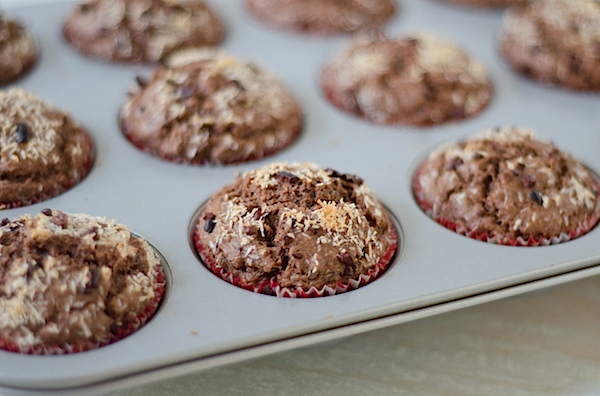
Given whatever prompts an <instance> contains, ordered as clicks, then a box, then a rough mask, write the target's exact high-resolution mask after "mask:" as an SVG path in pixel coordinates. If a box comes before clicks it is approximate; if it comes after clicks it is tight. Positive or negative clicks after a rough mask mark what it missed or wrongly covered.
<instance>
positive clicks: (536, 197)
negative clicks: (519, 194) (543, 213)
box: [529, 191, 544, 205]
mask: <svg viewBox="0 0 600 396" xmlns="http://www.w3.org/2000/svg"><path fill="white" fill-rule="evenodd" d="M529 199H531V200H532V201H533V202H535V203H536V204H538V205H543V204H544V200H543V198H542V194H540V192H539V191H532V192H530V193H529Z"/></svg>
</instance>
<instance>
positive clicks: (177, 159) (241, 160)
mask: <svg viewBox="0 0 600 396" xmlns="http://www.w3.org/2000/svg"><path fill="white" fill-rule="evenodd" d="M119 124H120V126H121V132H122V133H123V135H124V136H125V137H126V138H127V140H129V142H130V143H131V144H133V145H134V146H135V147H137V148H138V149H139V150H141V151H143V152H145V153H148V154H150V155H152V156H154V157H157V158H161V159H163V160H165V161H168V162H174V163H177V164H187V165H232V164H241V163H245V162H250V161H256V160H260V159H262V158H265V157H268V156H270V155H273V154H275V153H277V152H279V151H281V150H283V149H285V148H287V147H288V146H290V145H291V144H292V143H294V142H295V141H296V140H297V139H298V137H300V134H301V132H302V128H303V126H302V124H301V125H300V126H299V127H298V128H297V129H295V130H294V131H293V132H292V134H291V135H290V137H289V139H288V140H286V141H285V142H283V143H282V144H280V145H278V146H276V147H272V148H271V149H269V150H266V151H264V152H262V153H261V154H260V155H256V154H255V153H252V154H250V155H248V156H246V157H244V158H238V159H236V160H234V161H228V162H215V161H207V160H206V159H193V160H188V159H186V158H182V157H180V156H174V155H164V154H161V153H159V152H157V150H155V149H154V148H152V147H148V146H147V145H145V144H144V143H143V142H141V141H140V140H139V139H136V138H135V136H133V135H132V134H131V133H130V132H129V129H128V128H127V127H126V126H125V124H124V123H123V119H122V118H120V119H119Z"/></svg>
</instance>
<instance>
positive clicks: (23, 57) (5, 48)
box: [0, 11, 38, 84]
mask: <svg viewBox="0 0 600 396" xmlns="http://www.w3.org/2000/svg"><path fill="white" fill-rule="evenodd" d="M37 58H38V48H37V44H36V42H35V39H34V38H33V35H32V34H31V33H30V32H29V31H27V29H26V28H25V27H23V26H22V25H21V24H19V23H18V22H16V21H13V20H10V19H7V18H6V17H5V16H4V15H3V14H2V12H1V11H0V84H7V83H10V82H13V81H15V80H17V79H18V78H20V77H21V76H23V75H24V74H25V73H27V72H28V71H29V70H30V69H31V68H32V67H33V66H34V65H35V63H36V62H37Z"/></svg>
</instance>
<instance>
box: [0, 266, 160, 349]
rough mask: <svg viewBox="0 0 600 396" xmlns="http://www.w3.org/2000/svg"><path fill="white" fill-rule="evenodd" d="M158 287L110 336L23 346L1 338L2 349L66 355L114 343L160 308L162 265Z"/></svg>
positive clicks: (0, 346) (142, 324) (137, 327)
mask: <svg viewBox="0 0 600 396" xmlns="http://www.w3.org/2000/svg"><path fill="white" fill-rule="evenodd" d="M157 272H158V274H157V276H156V287H155V289H154V297H153V298H152V300H151V301H150V303H149V304H148V305H147V306H146V308H145V309H144V311H143V312H141V313H140V314H138V316H137V317H136V318H135V319H134V320H133V321H131V322H128V323H127V324H126V325H125V326H122V327H119V328H118V329H117V330H116V332H115V333H113V334H111V336H110V338H108V339H106V340H102V341H91V340H83V341H80V342H77V343H71V344H66V345H28V346H21V347H19V345H17V344H16V343H14V342H11V341H10V340H6V339H0V349H1V350H4V351H8V352H16V353H21V354H29V355H64V354H71V353H78V352H85V351H89V350H93V349H97V348H101V347H104V346H106V345H110V344H113V343H115V342H117V341H119V340H122V339H123V338H125V337H127V336H129V335H131V334H133V333H135V332H136V331H137V330H138V329H139V328H141V327H142V326H144V325H145V324H146V323H147V322H148V321H150V319H152V317H154V314H155V313H156V311H157V310H158V308H159V306H160V303H161V301H162V298H163V295H164V293H165V288H166V281H165V274H164V270H163V268H162V265H161V266H160V267H159V268H157Z"/></svg>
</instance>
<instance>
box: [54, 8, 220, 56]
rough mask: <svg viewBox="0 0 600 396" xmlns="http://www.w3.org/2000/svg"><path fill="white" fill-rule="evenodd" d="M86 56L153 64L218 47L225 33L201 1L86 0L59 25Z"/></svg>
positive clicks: (75, 46) (68, 39)
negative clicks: (178, 53) (182, 51)
mask: <svg viewBox="0 0 600 396" xmlns="http://www.w3.org/2000/svg"><path fill="white" fill-rule="evenodd" d="M63 34H64V36H65V38H66V39H67V41H68V42H69V43H70V44H71V45H72V46H73V47H74V48H75V49H77V50H78V51H80V52H82V53H83V54H85V55H88V56H91V57H94V58H99V59H104V60H108V61H118V62H129V63H155V62H160V61H162V60H163V59H164V58H165V57H166V56H168V55H169V54H170V53H172V52H173V51H175V50H179V49H183V48H192V47H200V46H213V45H217V44H219V43H220V42H221V41H222V40H223V38H224V36H225V28H224V27H223V24H222V22H221V21H220V19H219V18H218V16H217V15H216V14H215V13H214V11H212V9H211V8H210V7H208V5H207V4H206V3H205V2H204V1H203V0H86V1H84V2H82V3H80V4H79V5H77V6H76V7H75V8H74V9H73V11H72V12H71V14H70V15H69V17H68V19H67V20H66V22H65V24H64V26H63Z"/></svg>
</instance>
